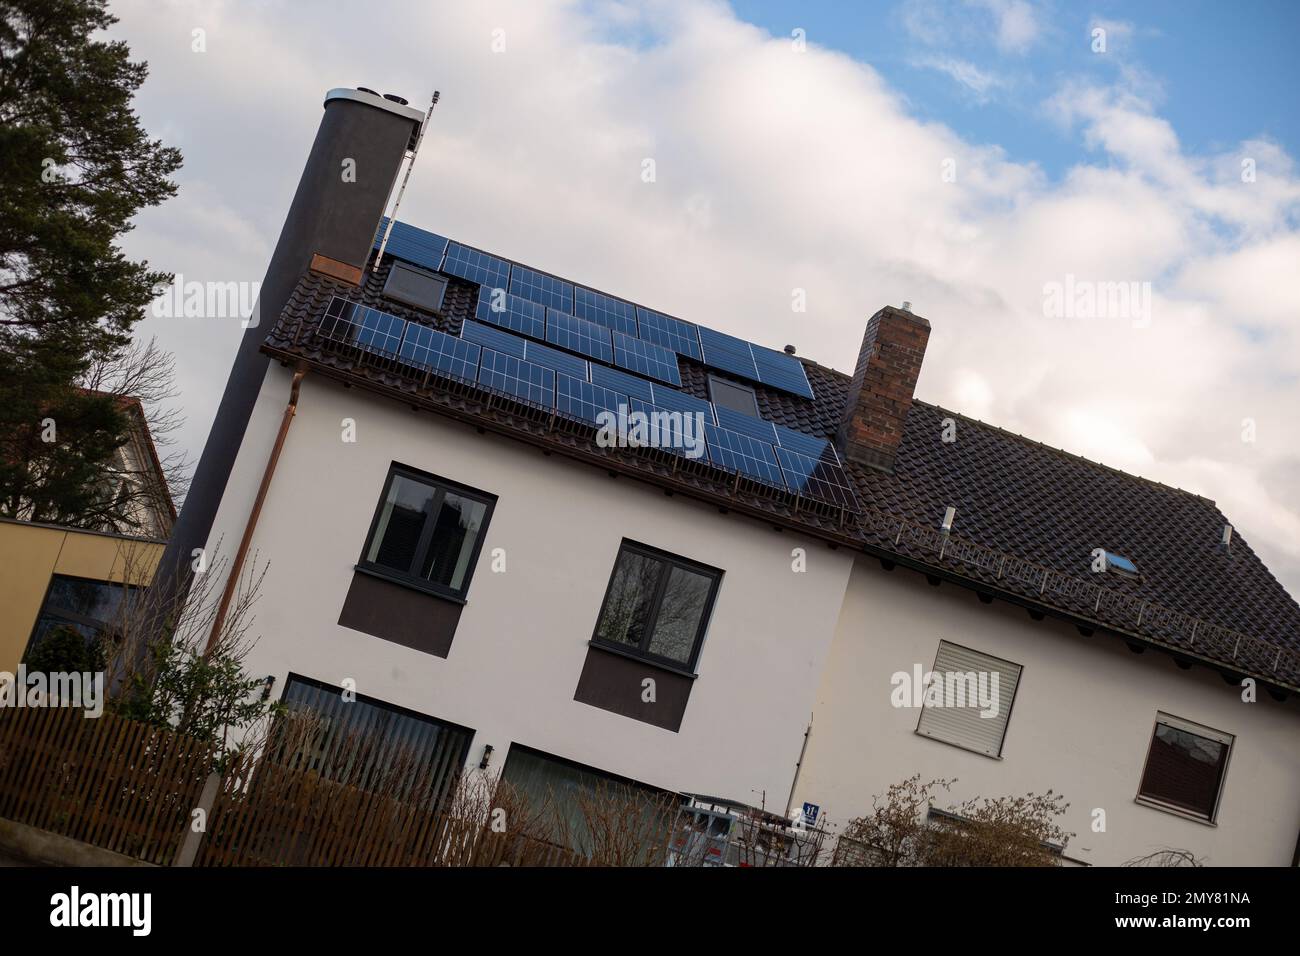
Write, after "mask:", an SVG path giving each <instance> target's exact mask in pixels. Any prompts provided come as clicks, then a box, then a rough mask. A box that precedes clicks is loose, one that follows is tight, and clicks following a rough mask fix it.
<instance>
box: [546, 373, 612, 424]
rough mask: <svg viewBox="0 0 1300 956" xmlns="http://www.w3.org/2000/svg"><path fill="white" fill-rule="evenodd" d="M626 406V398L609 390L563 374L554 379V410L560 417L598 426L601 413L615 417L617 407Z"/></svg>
mask: <svg viewBox="0 0 1300 956" xmlns="http://www.w3.org/2000/svg"><path fill="white" fill-rule="evenodd" d="M627 404H628V397H627V396H626V395H624V394H622V393H621V392H616V391H614V390H613V389H611V388H602V387H601V386H599V385H593V384H591V383H590V382H585V381H582V380H581V379H576V378H574V377H573V376H572V375H565V374H563V373H560V374H559V375H557V376H556V377H555V409H556V411H558V412H559V413H560V414H561V415H567V416H569V417H570V418H576V419H579V420H580V421H584V422H591V423H592V424H600V422H599V420H598V416H599V415H600V413H601V412H611V413H612V414H614V415H615V416H617V415H618V410H619V406H620V405H621V406H623V407H627Z"/></svg>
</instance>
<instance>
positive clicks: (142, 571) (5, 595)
mask: <svg viewBox="0 0 1300 956" xmlns="http://www.w3.org/2000/svg"><path fill="white" fill-rule="evenodd" d="M164 546H165V542H163V541H161V540H158V539H155V538H134V537H127V536H126V535H118V534H108V533H105V532H100V531H81V530H79V529H76V528H63V527H58V526H56V525H45V524H29V523H28V522H26V521H14V520H12V519H10V518H0V569H3V570H0V671H9V672H10V673H13V672H14V671H15V670H17V668H18V664H19V662H20V661H21V660H22V658H23V654H24V652H25V651H26V650H27V645H28V642H29V641H30V640H31V639H32V637H33V636H35V635H36V634H37V633H38V631H39V632H40V633H44V632H45V631H46V630H48V629H49V628H51V627H54V626H58V625H70V626H72V627H75V628H76V629H77V630H80V631H82V633H84V634H86V635H87V636H90V635H89V632H91V631H93V630H94V628H95V626H96V623H103V622H106V621H108V620H111V618H112V612H113V610H114V608H115V603H114V602H116V601H117V600H120V598H121V595H122V587H121V585H122V584H124V583H125V584H130V585H134V586H142V585H148V584H149V581H150V579H151V578H152V577H153V572H154V568H155V567H157V565H158V560H159V559H160V558H161V557H162V553H163V547H164ZM38 624H39V625H40V626H39V628H38Z"/></svg>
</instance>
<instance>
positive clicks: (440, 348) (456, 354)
mask: <svg viewBox="0 0 1300 956" xmlns="http://www.w3.org/2000/svg"><path fill="white" fill-rule="evenodd" d="M479 348H480V347H479V346H478V345H475V344H474V343H473V342H467V341H466V340H465V339H463V338H460V339H458V338H456V337H455V336H451V335H446V334H444V333H442V332H439V331H438V330H437V329H431V328H429V327H428V326H427V325H417V324H416V323H414V322H408V323H406V334H405V335H404V336H403V337H402V345H401V348H400V349H399V350H398V354H399V355H400V356H401V357H402V358H403V359H405V360H406V361H407V362H410V363H411V364H412V365H418V366H420V367H421V368H432V369H437V370H438V371H440V372H444V373H446V374H448V375H452V376H454V377H456V378H459V379H464V380H465V381H467V382H472V381H474V380H475V378H476V377H477V376H478V361H479Z"/></svg>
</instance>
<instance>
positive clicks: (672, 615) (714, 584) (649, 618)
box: [593, 541, 722, 671]
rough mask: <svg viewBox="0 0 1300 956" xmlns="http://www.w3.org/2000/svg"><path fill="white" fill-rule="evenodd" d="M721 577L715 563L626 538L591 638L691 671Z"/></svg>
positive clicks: (645, 657)
mask: <svg viewBox="0 0 1300 956" xmlns="http://www.w3.org/2000/svg"><path fill="white" fill-rule="evenodd" d="M721 579H722V572H721V571H719V570H718V569H717V568H711V567H708V566H707V565H703V564H698V563H696V562H694V561H689V560H687V559H686V558H679V557H676V556H674V555H671V554H668V553H666V552H663V551H659V550H656V549H654V548H650V547H647V546H645V545H640V544H635V543H634V542H631V541H624V542H623V544H622V546H621V547H620V548H619V552H618V558H617V559H616V560H615V562H614V571H613V573H612V574H611V575H610V579H609V588H608V589H607V590H606V592H605V601H604V603H603V604H602V605H601V609H600V617H599V619H598V620H597V622H596V633H595V636H594V637H593V641H594V642H595V643H597V644H603V645H607V646H609V647H614V648H618V649H619V650H620V651H622V652H624V653H627V654H632V655H634V656H636V657H641V658H644V659H645V660H647V661H651V662H657V663H663V664H666V665H668V666H670V667H674V668H678V669H684V670H691V671H693V670H694V669H695V662H696V659H697V658H698V657H699V652H700V644H701V643H702V642H703V639H704V631H705V629H706V628H707V627H708V623H709V615H710V614H711V613H712V611H713V602H714V599H715V598H716V597H717V593H718V584H719V582H720V581H721Z"/></svg>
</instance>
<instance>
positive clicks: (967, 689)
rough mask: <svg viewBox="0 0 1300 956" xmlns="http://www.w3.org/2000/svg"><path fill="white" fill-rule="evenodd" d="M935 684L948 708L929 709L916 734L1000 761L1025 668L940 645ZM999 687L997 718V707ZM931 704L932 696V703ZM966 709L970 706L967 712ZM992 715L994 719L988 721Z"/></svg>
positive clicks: (943, 643) (962, 649) (973, 652)
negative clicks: (985, 714) (993, 705)
mask: <svg viewBox="0 0 1300 956" xmlns="http://www.w3.org/2000/svg"><path fill="white" fill-rule="evenodd" d="M933 674H934V681H935V682H936V684H937V688H936V690H935V691H933V692H932V693H940V692H941V699H942V700H943V704H944V705H943V706H941V707H935V706H931V704H930V703H926V704H925V705H924V707H923V709H922V710H921V720H920V723H919V724H918V725H917V728H916V732H917V733H918V734H922V735H923V736H926V737H934V738H935V739H936V740H943V741H946V742H947V743H950V744H956V745H957V746H958V747H965V748H966V749H967V750H974V751H975V752H976V753H982V754H987V755H988V756H990V757H997V756H1000V755H1001V754H1002V738H1003V737H1004V736H1005V735H1006V731H1007V721H1008V720H1009V719H1010V717H1011V702H1012V701H1013V700H1014V699H1015V696H1016V685H1017V684H1019V683H1020V665H1019V664H1013V663H1012V662H1011V661H1004V660H1002V658H1000V657H992V656H990V655H988V654H981V653H980V652H979V651H973V650H971V649H970V648H968V647H961V646H960V645H957V644H949V643H948V642H947V641H940V642H939V653H938V654H936V655H935V659H934V669H933ZM995 682H996V685H995ZM994 686H996V690H997V696H996V703H997V706H996V712H994V708H993V707H992V706H987V707H986V706H985V704H981V700H983V701H985V703H986V704H992V702H993V697H994V694H993V691H994ZM930 698H931V695H930V694H927V697H926V699H927V701H929V700H930ZM962 705H964V706H962ZM984 712H989V714H990V715H989V716H984Z"/></svg>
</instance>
